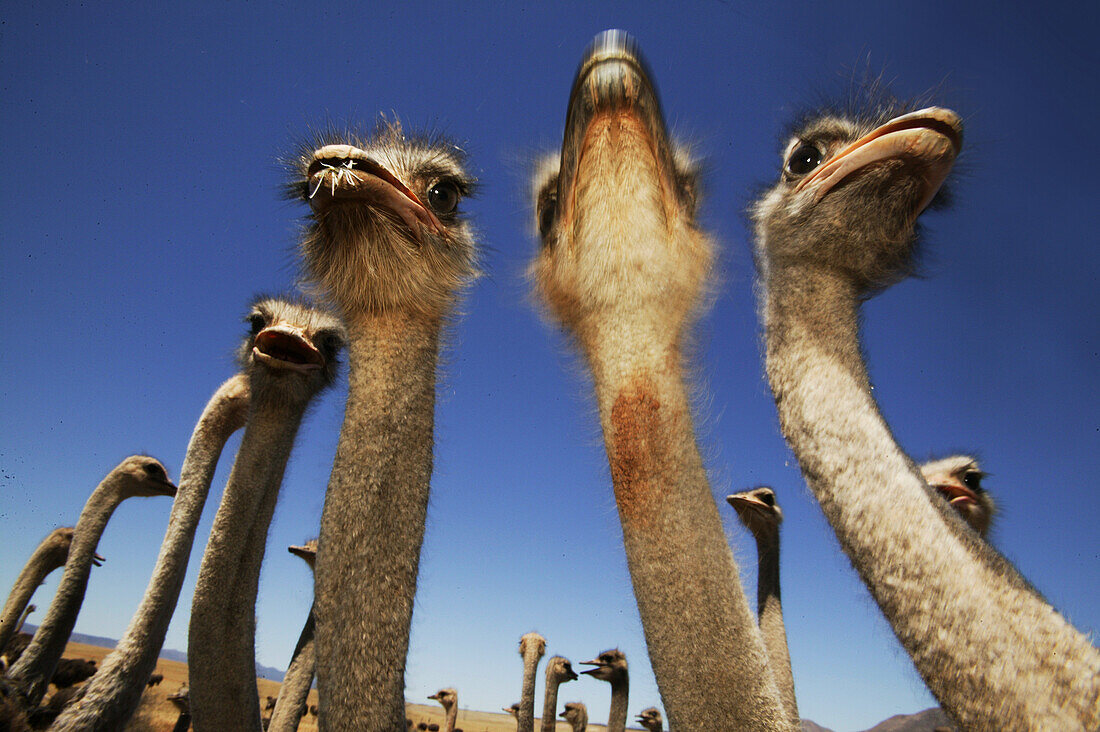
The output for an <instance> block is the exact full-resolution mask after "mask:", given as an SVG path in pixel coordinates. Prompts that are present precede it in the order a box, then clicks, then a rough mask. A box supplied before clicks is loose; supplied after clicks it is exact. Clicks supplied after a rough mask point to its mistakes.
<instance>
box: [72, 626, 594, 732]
mask: <svg viewBox="0 0 1100 732" xmlns="http://www.w3.org/2000/svg"><path fill="white" fill-rule="evenodd" d="M110 651H111V649H109V648H100V647H99V646H89V645H85V644H83V643H70V644H69V645H68V646H66V648H65V657H66V658H88V659H94V660H95V661H96V662H97V663H102V661H103V657H104V656H106V655H107V654H108V653H110ZM156 673H159V674H163V675H164V681H162V682H161V683H160V685H159V686H154V687H152V688H150V689H146V691H145V696H144V697H143V698H142V701H141V706H140V707H139V708H138V711H137V714H136V715H134V719H133V720H131V722H130V724H129V725H128V726H127V730H129V732H170V730H171V729H172V727H173V726H174V725H175V723H176V718H177V717H178V716H179V712H178V711H177V709H176V707H175V706H173V705H172V703H171V702H169V701H168V700H167V699H168V697H169V696H170V695H171V694H174V693H175V692H176V690H177V689H179V688H180V686H181V685H182V684H184V683H186V681H187V664H184V663H180V662H179V661H169V660H166V659H163V658H162V659H160V660H158V661H157V670H156ZM256 685H257V686H258V687H259V692H260V700H261V701H260V708H261V709H262V708H263V706H264V704H263V700H264V699H265V698H266V697H267V696H269V695H270V696H274V697H277V696H278V695H279V683H278V682H277V681H268V680H267V679H256ZM309 703H310V704H316V703H317V690H316V689H313V690H311V691H310V692H309ZM405 708H406V714H407V715H408V718H409V719H411V720H412V721H413V727H414V729H415V727H416V725H417V724H419V723H420V722H426V723H427V724H432V723H433V722H434V723H435V724H438V725H440V726H441V727H442V725H443V719H444V718H443V708H442V707H440V706H438V705H435V706H431V705H426V704H407V705H406V707H405ZM458 726H459V727H461V728H462V729H463V730H465V732H514V730H515V728H516V722H515V720H514V719H512V717H511V716H510V715H507V714H503V713H501V712H496V713H494V712H477V711H469V710H466V709H459V712H458ZM557 728H558V730H560V731H561V732H565V730H568V729H569V725H567V724H566V723H565V722H563V721H560V720H559V721H558V727H557ZM298 729H299V730H301V731H302V732H314V730H316V729H317V718H316V717H312V716H310V715H309V714H307V715H306V716H304V717H303V718H302V722H301V724H300V725H299V726H298ZM588 729H589V730H591V732H603V731H604V730H605V729H606V728H605V727H604V726H603V725H592V724H590V725H588Z"/></svg>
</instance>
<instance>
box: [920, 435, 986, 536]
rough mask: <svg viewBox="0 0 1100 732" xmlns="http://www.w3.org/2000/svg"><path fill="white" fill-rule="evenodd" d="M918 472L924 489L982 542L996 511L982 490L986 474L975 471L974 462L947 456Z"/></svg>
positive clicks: (959, 456)
mask: <svg viewBox="0 0 1100 732" xmlns="http://www.w3.org/2000/svg"><path fill="white" fill-rule="evenodd" d="M920 472H921V475H922V476H923V477H924V480H925V481H926V482H927V483H928V485H929V486H930V487H931V488H933V489H935V490H936V492H938V493H939V494H940V495H941V496H943V498H944V500H945V501H947V502H948V503H949V504H951V507H952V508H953V509H955V510H956V511H958V512H959V515H960V516H962V517H963V521H965V522H966V523H968V524H969V525H970V528H972V529H974V531H977V532H978V536H980V537H982V538H983V539H985V538H986V536H987V535H988V534H989V527H990V526H991V525H992V523H993V516H994V515H995V514H996V512H997V507H996V505H995V504H994V503H993V498H992V496H990V495H989V493H988V491H986V490H985V489H984V488H983V487H982V478H984V477H985V475H986V474H985V473H983V472H982V469H981V468H980V467H978V461H977V459H976V458H973V457H970V456H969V455H951V456H950V457H945V458H941V459H940V460H931V461H929V462H927V463H924V464H923V465H921V466H920Z"/></svg>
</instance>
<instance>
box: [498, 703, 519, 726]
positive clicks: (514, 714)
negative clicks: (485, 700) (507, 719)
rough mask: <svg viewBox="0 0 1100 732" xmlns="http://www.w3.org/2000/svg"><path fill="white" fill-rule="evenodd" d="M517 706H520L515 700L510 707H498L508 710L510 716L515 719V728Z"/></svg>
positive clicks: (517, 716) (503, 710) (517, 723)
mask: <svg viewBox="0 0 1100 732" xmlns="http://www.w3.org/2000/svg"><path fill="white" fill-rule="evenodd" d="M519 707H520V704H519V702H516V703H515V704H513V705H512V706H510V707H501V708H500V711H502V712H508V714H511V715H512V718H513V719H515V720H516V727H517V728H518V727H519Z"/></svg>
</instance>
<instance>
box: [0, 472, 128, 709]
mask: <svg viewBox="0 0 1100 732" xmlns="http://www.w3.org/2000/svg"><path fill="white" fill-rule="evenodd" d="M123 480H124V478H123V476H122V475H121V474H118V473H114V472H112V473H111V474H109V475H108V476H107V477H106V478H104V479H103V481H102V482H101V483H100V484H99V485H98V486H96V489H95V490H94V491H92V495H91V496H89V498H88V502H87V503H85V504H84V509H83V510H82V511H81V512H80V519H79V520H78V521H77V523H76V529H75V531H74V533H73V543H72V545H71V546H70V548H69V559H68V561H66V562H65V573H64V575H63V576H62V577H61V583H60V584H59V585H58V587H57V594H56V595H54V599H53V602H52V603H50V609H49V611H48V612H47V613H46V617H45V619H44V620H43V621H42V625H40V626H39V627H38V630H37V631H36V632H35V634H34V639H33V640H32V641H31V643H30V645H29V646H27V650H25V651H23V655H22V656H20V657H19V660H18V661H17V662H16V664H15V665H14V666H13V667H12V669H11V671H9V673H8V677H9V679H10V680H12V681H14V682H15V683H16V684H17V685H18V686H19V687H20V689H21V690H22V692H23V694H24V696H25V697H26V698H27V699H28V700H29V701H30V702H32V704H35V705H37V704H38V703H39V702H41V701H42V697H43V695H44V694H45V693H46V687H47V686H48V685H49V683H50V678H51V677H52V676H53V673H54V670H56V668H57V662H58V661H59V660H60V659H61V654H62V653H64V652H65V644H66V643H68V641H69V635H71V634H72V632H73V626H75V625H76V616H77V615H79V614H80V606H81V604H82V603H83V602H84V592H85V590H87V588H88V575H89V574H90V573H91V570H92V558H93V557H94V556H95V549H96V546H97V545H98V544H99V537H100V536H102V535H103V530H104V529H105V528H106V527H107V521H108V520H110V518H111V514H113V513H114V511H115V508H117V507H118V504H119V503H121V502H122V500H123V498H125V495H124V494H123V493H122V491H121V489H120V485H119V484H120V483H121V482H122V481H123Z"/></svg>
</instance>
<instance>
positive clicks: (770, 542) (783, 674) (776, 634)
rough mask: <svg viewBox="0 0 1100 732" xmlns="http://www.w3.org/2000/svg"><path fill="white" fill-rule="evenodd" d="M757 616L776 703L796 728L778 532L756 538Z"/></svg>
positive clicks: (766, 532)
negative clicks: (776, 694)
mask: <svg viewBox="0 0 1100 732" xmlns="http://www.w3.org/2000/svg"><path fill="white" fill-rule="evenodd" d="M756 555H757V563H756V567H757V573H756V614H757V617H758V618H759V620H760V635H761V636H763V638H764V647H765V648H766V649H767V651H768V663H769V665H770V666H771V669H772V675H773V676H774V677H775V684H776V686H778V687H779V699H780V701H781V702H782V703H783V709H784V710H786V712H787V718H788V719H789V720H790V722H791V724H792V725H793V726H794V727H795V728H797V727H798V725H799V717H798V703H797V702H796V701H795V695H794V674H793V673H792V672H791V656H790V652H789V651H788V650H787V629H786V628H785V627H784V625H783V606H782V603H781V601H780V594H779V530H778V528H777V529H776V530H775V531H764V532H762V533H760V534H759V535H757V536H756Z"/></svg>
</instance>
